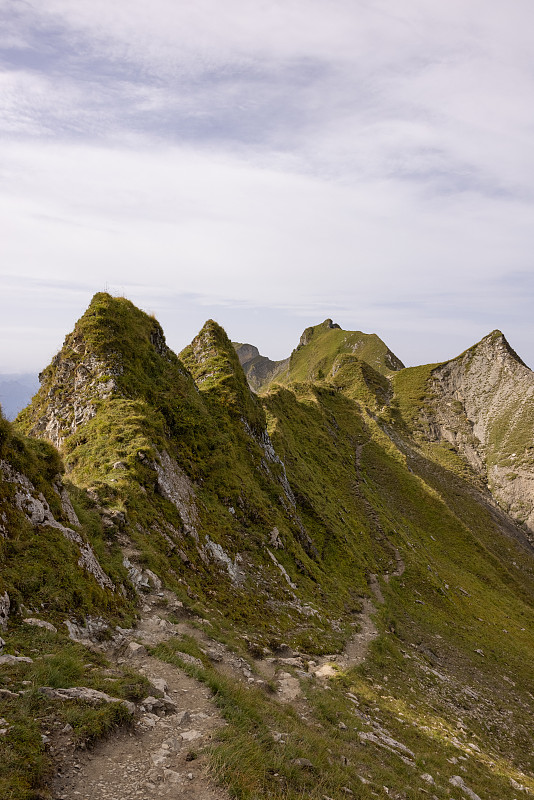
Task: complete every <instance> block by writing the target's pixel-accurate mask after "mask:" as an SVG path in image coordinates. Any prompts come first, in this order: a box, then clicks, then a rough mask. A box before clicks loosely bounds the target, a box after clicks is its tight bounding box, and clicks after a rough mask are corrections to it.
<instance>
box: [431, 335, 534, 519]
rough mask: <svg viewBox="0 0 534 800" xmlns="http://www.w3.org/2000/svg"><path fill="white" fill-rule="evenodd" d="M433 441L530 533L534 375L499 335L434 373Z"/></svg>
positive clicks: (533, 478) (533, 512)
mask: <svg viewBox="0 0 534 800" xmlns="http://www.w3.org/2000/svg"><path fill="white" fill-rule="evenodd" d="M430 389H431V396H432V403H431V405H432V410H433V415H434V418H435V420H436V422H437V428H436V435H437V436H438V438H441V439H444V440H446V441H448V442H450V443H451V444H452V445H454V446H455V447H456V448H457V449H458V450H459V452H461V453H462V454H463V455H464V456H465V457H466V458H467V460H468V462H469V463H470V464H471V466H472V467H473V468H474V469H475V471H476V472H478V473H479V474H480V475H481V476H482V477H483V479H484V482H485V483H487V485H488V487H489V489H490V490H491V492H492V494H493V495H494V497H495V498H496V499H497V501H498V502H499V503H500V504H501V505H502V506H503V507H504V508H505V509H506V510H507V511H508V512H509V513H510V515H511V516H512V517H514V518H515V519H517V520H519V521H520V522H523V523H525V525H526V526H527V528H529V529H530V530H531V531H534V415H533V410H534V373H533V372H532V370H530V369H529V368H528V367H527V366H526V365H525V363H524V362H523V361H522V360H521V358H519V356H518V355H517V353H516V352H515V351H514V350H513V348H512V347H511V346H510V344H509V343H508V341H507V340H506V338H505V336H504V335H503V334H502V333H501V331H498V330H495V331H492V333H490V334H488V335H487V336H485V337H484V338H483V339H482V340H481V341H480V342H478V343H477V344H476V345H474V346H473V347H471V348H469V350H466V351H465V353H462V354H461V355H460V356H458V357H457V358H455V359H452V360H451V361H447V362H445V363H444V364H440V365H439V366H437V367H436V368H434V369H433V370H432V377H431V381H430Z"/></svg>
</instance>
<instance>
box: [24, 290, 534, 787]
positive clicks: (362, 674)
mask: <svg viewBox="0 0 534 800" xmlns="http://www.w3.org/2000/svg"><path fill="white" fill-rule="evenodd" d="M487 360H488V359H487ZM489 361H490V366H491V363H493V362H492V361H491V359H489ZM401 366H402V365H401V364H400V362H398V361H397V360H396V359H395V358H394V356H393V355H392V354H391V352H390V351H389V350H388V349H387V347H386V346H385V345H384V344H383V343H382V342H381V341H380V340H379V339H378V337H373V336H367V335H364V334H355V333H348V332H346V331H341V330H340V329H339V328H336V327H332V323H331V321H329V320H327V321H326V322H325V323H323V325H320V326H316V327H315V328H311V329H308V331H306V332H305V335H304V338H303V340H302V341H301V346H300V347H299V348H297V350H296V351H294V353H293V355H292V357H291V361H290V365H289V368H288V373H287V374H286V375H285V377H284V378H283V379H282V381H281V383H283V384H284V385H273V386H272V387H271V388H270V390H269V391H267V392H266V393H265V394H264V395H262V396H261V397H257V396H255V395H254V394H253V393H252V392H251V391H250V389H249V387H248V385H247V381H246V377H245V374H244V372H243V369H242V367H241V365H240V364H239V359H238V357H237V354H236V352H235V349H234V347H233V346H232V344H231V342H230V341H229V340H228V338H227V337H226V334H225V332H224V331H223V330H222V329H221V328H220V327H219V326H218V325H217V324H216V323H214V322H213V321H209V322H207V323H206V325H205V326H204V327H203V329H202V330H201V331H200V333H199V334H198V336H197V337H195V339H194V340H193V342H192V343H191V345H190V346H189V347H188V348H186V349H185V350H184V351H183V352H182V354H181V355H180V358H178V357H176V356H175V355H174V354H172V353H171V352H170V351H169V350H168V348H167V347H166V345H165V342H164V338H163V334H162V332H161V329H160V328H159V326H158V324H157V323H156V321H155V320H153V319H152V318H151V317H148V316H147V315H145V314H143V313H142V312H140V311H139V310H138V309H135V307H134V306H132V304H131V303H129V302H128V301H126V300H123V299H118V298H112V297H110V296H109V295H102V294H101V295H97V296H96V297H95V299H94V300H93V303H92V304H91V306H90V308H89V309H88V311H87V312H86V314H85V315H84V317H82V319H81V320H80V321H79V323H78V324H77V326H76V328H75V331H74V332H73V334H71V335H70V336H69V337H67V339H66V342H65V347H64V348H63V350H62V351H61V353H60V354H58V356H57V357H56V358H55V359H54V361H53V363H52V365H51V366H50V367H49V368H47V370H45V373H44V375H43V386H42V389H41V392H40V393H39V394H38V395H37V397H36V398H35V399H34V402H33V404H32V406H30V407H29V408H28V409H27V410H26V411H25V412H24V413H23V414H22V415H21V417H20V418H19V423H18V424H19V425H20V426H21V427H23V428H24V429H25V430H26V431H28V432H32V433H33V435H39V436H42V437H45V438H50V439H52V440H54V441H56V442H57V443H58V444H59V446H60V448H61V452H62V454H63V456H64V458H65V463H66V466H67V470H68V477H69V480H70V481H72V482H73V483H76V484H77V485H79V486H81V487H84V488H87V489H88V490H89V491H90V493H91V496H92V497H93V498H94V500H95V502H96V503H97V506H98V508H99V509H100V512H101V514H102V515H103V516H104V518H105V517H106V515H107V517H108V518H110V519H114V520H116V527H117V529H118V532H117V536H118V538H119V539H120V541H121V543H122V545H123V547H126V548H127V550H128V553H129V554H133V555H132V556H131V557H132V558H134V559H135V560H136V563H139V564H140V565H142V566H149V567H150V569H152V570H153V571H154V572H156V573H157V574H158V575H159V576H160V577H161V579H162V580H163V582H164V585H165V586H166V587H167V588H169V589H171V590H173V591H174V592H175V593H176V594H177V596H178V597H179V598H180V599H181V600H182V601H183V602H184V604H185V606H186V607H188V608H189V610H190V613H195V614H197V615H201V616H202V617H204V618H205V619H207V620H208V621H209V623H210V627H209V630H210V632H211V635H212V636H215V637H219V638H222V639H224V641H226V642H227V643H230V644H231V645H232V646H233V647H235V648H236V649H237V650H238V652H240V653H241V655H242V656H243V657H247V658H249V659H250V658H251V654H255V655H257V656H258V655H260V654H262V653H263V654H264V653H265V652H267V653H269V654H270V655H271V656H273V657H275V656H276V654H277V653H280V652H281V650H280V648H281V646H282V644H284V645H289V646H290V647H291V648H293V650H294V651H295V652H296V654H297V656H298V658H300V659H301V663H302V664H305V663H307V662H309V661H312V660H313V659H317V658H318V656H319V655H320V654H324V653H329V652H330V653H332V652H336V651H338V652H339V651H340V649H341V648H342V647H343V643H344V642H345V641H346V640H347V638H348V637H349V636H350V634H351V632H352V631H354V629H355V626H357V625H358V624H359V623H361V621H362V616H361V614H360V611H361V609H362V608H369V605H368V604H369V603H370V602H372V603H374V612H373V616H374V621H375V624H376V627H377V634H378V635H377V638H376V639H375V640H374V641H373V642H372V644H371V646H370V650H369V654H368V657H367V658H366V660H365V661H364V662H363V663H362V664H360V665H359V666H353V667H350V666H349V667H347V668H346V669H338V670H337V672H336V671H335V670H334V675H333V677H331V678H330V679H329V680H326V681H325V680H319V679H317V678H314V677H312V671H309V672H307V673H305V672H304V671H303V670H302V669H299V668H298V665H296V664H295V665H291V664H286V665H285V666H284V669H286V670H289V671H290V672H291V673H292V674H293V676H294V677H296V678H297V680H298V681H299V682H300V687H301V689H300V690H301V693H302V695H301V700H299V701H298V702H297V703H296V704H295V705H293V706H281V705H280V702H279V699H278V697H277V696H276V695H272V694H269V692H268V691H267V692H265V691H263V692H261V693H260V694H254V692H257V690H254V689H250V690H249V689H247V688H246V687H243V686H237V685H234V684H233V683H232V681H231V680H230V679H225V681H222V679H221V678H220V677H219V676H217V674H216V673H215V672H214V671H213V669H212V668H211V667H209V665H208V664H207V663H204V662H203V664H204V666H203V668H202V669H201V670H199V669H197V668H196V667H195V669H196V670H197V674H198V677H200V678H201V679H203V680H205V681H206V682H207V683H208V684H209V685H211V686H212V687H213V688H214V690H215V691H216V692H217V699H218V702H219V703H220V705H221V707H222V708H223V710H224V713H225V714H226V715H227V721H228V722H229V728H228V732H227V733H226V734H221V738H220V740H219V741H218V742H217V743H216V751H215V753H214V763H215V764H216V765H217V770H218V774H219V775H220V778H221V780H222V781H223V782H225V783H226V784H227V785H228V786H229V787H230V789H231V791H232V792H233V794H234V796H236V797H240V798H251V800H252V798H257V797H265V798H267V797H268V798H281V797H284V798H295V800H296V798H302V797H310V798H318V799H319V798H324V797H325V796H327V797H332V798H335V800H340V798H342V797H343V798H346V797H347V796H351V795H354V796H355V797H362V798H371V797H377V796H378V797H384V798H385V797H396V798H415V797H420V796H421V794H422V793H427V794H429V795H430V796H432V795H434V796H435V797H438V798H440V799H441V798H450V797H455V798H456V800H458V798H459V797H463V796H470V797H471V798H473V795H469V794H467V795H466V793H465V792H464V790H463V789H462V788H461V787H462V782H464V785H465V786H467V787H468V789H469V790H470V791H471V792H474V793H475V794H477V795H478V796H479V797H482V798H488V799H489V800H503V798H510V800H511V798H513V797H516V796H517V792H518V791H519V790H518V789H517V788H515V786H516V785H518V784H520V785H522V786H523V787H525V791H526V789H528V788H530V790H531V791H533V792H534V777H533V768H534V764H533V763H532V753H531V748H530V734H529V726H530V720H531V718H532V712H533V711H534V709H533V702H534V701H533V699H532V698H533V696H534V685H533V682H532V674H531V669H530V664H531V661H532V654H533V653H534V611H533V609H534V602H533V601H534V559H533V556H532V549H531V548H530V547H529V545H528V542H527V540H526V539H525V537H524V535H523V533H522V530H521V529H520V528H519V527H518V526H517V525H516V524H515V522H514V520H513V519H512V518H511V517H510V516H509V515H507V514H506V513H505V512H503V511H502V510H500V509H499V508H498V507H497V506H496V505H495V503H494V502H493V499H492V497H491V495H490V494H489V492H488V490H487V487H486V486H485V484H484V482H483V481H481V480H480V479H479V478H478V477H477V476H478V473H477V471H476V464H475V465H473V464H471V463H469V462H468V461H467V460H466V457H465V453H464V451H462V449H461V448H460V446H459V445H458V441H463V440H462V436H463V434H462V435H461V436H460V434H458V436H457V439H456V440H455V443H454V444H453V443H451V442H449V441H446V440H443V437H441V438H440V436H438V435H437V430H438V427H437V426H438V423H437V421H436V411H435V408H436V403H437V400H436V397H435V391H436V390H435V376H436V369H438V370H439V366H438V367H436V366H435V365H434V366H430V367H424V368H417V369H415V370H407V369H401ZM482 367H483V364H482V362H481V366H480V369H479V373H480V371H481V370H482ZM437 374H439V371H438V373H437ZM463 374H464V373H462V375H463ZM316 379H318V380H316ZM462 380H463V378H462ZM492 380H493V379H492ZM433 381H434V382H433ZM495 381H496V384H498V380H497V379H495ZM464 383H465V381H464ZM462 385H463V384H462ZM462 430H463V429H462ZM113 515H114V516H113ZM181 646H182V645H181V644H180V642H177V643H174V645H172V644H171V645H169V646H168V647H166V648H162V649H161V650H160V651H159V653H160V656H161V657H164V658H166V659H170V660H171V661H172V659H175V658H178V659H179V652H180V647H181ZM265 648H267V651H265ZM199 655H201V654H199ZM297 661H298V659H297ZM273 731H274V732H276V731H282V732H284V733H283V735H282V737H281V738H282V739H284V737H285V743H282V744H280V738H276V737H275V738H273ZM277 735H278V734H277ZM391 742H394V744H393V745H392V744H391ZM399 743H401V747H400V748H399V747H397V745H398V744H399ZM402 747H404V748H407V750H406V749H404V750H403V749H402ZM408 753H411V754H410V755H408ZM302 757H305V758H307V759H308V760H309V761H310V764H311V766H304V767H303V766H302V765H298V764H295V763H294V759H295V758H297V759H298V758H302ZM425 776H426V777H425ZM429 777H430V778H431V780H429ZM451 780H452V781H453V783H452V784H451V783H450V781H451ZM458 780H460V783H458ZM513 782H515V783H513ZM347 789H348V791H346V790H347ZM451 793H452V794H451Z"/></svg>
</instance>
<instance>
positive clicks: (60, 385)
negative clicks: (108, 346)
mask: <svg viewBox="0 0 534 800" xmlns="http://www.w3.org/2000/svg"><path fill="white" fill-rule="evenodd" d="M65 348H66V351H65ZM65 348H64V349H63V350H62V351H61V352H60V353H58V354H57V355H56V356H55V358H54V359H53V361H52V363H51V365H50V367H48V368H47V370H45V371H44V372H43V373H41V374H40V375H39V380H40V381H41V383H42V389H41V391H42V390H43V389H45V390H46V389H48V395H47V403H46V411H45V412H44V413H43V414H42V416H40V417H39V419H38V421H37V422H36V423H35V424H34V426H33V428H31V430H30V431H29V433H30V435H31V436H37V437H39V438H45V439H48V440H49V441H51V442H52V443H53V444H54V445H55V446H56V447H57V448H58V449H59V448H61V446H62V445H63V442H64V441H65V439H66V438H67V436H70V434H72V433H74V432H75V431H76V430H77V428H79V427H80V425H83V424H84V423H85V422H88V421H89V420H90V419H92V418H93V417H94V416H95V414H96V403H97V402H98V401H100V400H106V399H107V398H109V397H111V395H112V394H113V393H114V392H115V391H116V389H117V384H116V377H117V374H119V371H120V368H118V367H116V368H111V367H110V365H109V364H106V363H104V362H102V361H99V359H98V358H96V356H95V355H94V354H93V353H91V352H90V350H89V348H88V346H87V343H86V341H85V339H84V338H83V336H82V335H81V334H71V335H70V336H69V337H67V340H66V342H65Z"/></svg>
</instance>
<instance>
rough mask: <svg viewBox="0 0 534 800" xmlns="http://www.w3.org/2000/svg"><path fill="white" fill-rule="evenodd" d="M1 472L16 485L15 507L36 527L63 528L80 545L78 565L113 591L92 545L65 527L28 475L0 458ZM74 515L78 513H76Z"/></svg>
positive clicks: (67, 537) (63, 531)
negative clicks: (56, 517)
mask: <svg viewBox="0 0 534 800" xmlns="http://www.w3.org/2000/svg"><path fill="white" fill-rule="evenodd" d="M0 473H1V475H2V478H3V480H4V481H6V482H7V483H12V484H14V488H15V494H14V501H15V506H16V507H17V508H18V510H19V511H21V512H22V513H23V514H24V515H25V517H26V518H27V519H28V521H29V522H30V523H31V524H32V525H35V526H37V525H42V526H48V527H50V528H57V529H58V530H60V531H61V532H62V533H63V535H64V536H65V538H66V539H68V540H69V541H70V542H73V543H74V544H76V545H77V547H78V549H79V551H80V558H79V560H78V564H79V565H80V566H81V567H83V568H84V569H86V570H87V572H90V573H91V574H92V575H93V576H94V578H95V579H96V581H97V583H98V585H99V586H100V587H102V588H108V589H111V590H112V591H113V590H114V589H115V586H114V584H113V582H112V580H111V579H110V577H109V576H108V575H106V573H105V572H104V570H103V569H102V567H101V566H100V563H99V561H98V559H97V557H96V555H95V553H94V551H93V548H92V547H91V545H90V544H89V543H88V542H86V541H84V539H82V537H81V536H80V534H79V533H78V532H77V531H74V530H72V528H67V527H65V525H62V524H61V523H60V522H58V521H57V520H56V519H55V517H54V515H53V514H52V512H51V510H50V506H49V505H48V503H47V501H46V498H45V497H44V495H42V494H41V493H39V492H37V489H36V488H35V486H34V485H33V483H32V482H31V481H30V480H29V479H28V478H27V477H26V475H23V474H22V473H21V472H18V471H17V470H16V469H14V468H13V467H12V466H11V464H10V463H9V462H7V461H4V460H0ZM71 509H72V506H71ZM72 514H74V509H72ZM74 516H76V515H75V514H74ZM76 519H77V517H76Z"/></svg>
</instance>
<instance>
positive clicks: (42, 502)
mask: <svg viewBox="0 0 534 800" xmlns="http://www.w3.org/2000/svg"><path fill="white" fill-rule="evenodd" d="M62 472H63V465H62V463H61V459H60V457H59V455H58V453H57V451H56V450H55V449H54V448H53V447H52V446H51V445H49V444H48V443H46V442H44V441H41V440H36V439H29V438H25V437H22V436H20V435H19V434H17V433H16V432H15V431H14V430H13V428H12V426H11V425H10V424H9V423H8V422H7V421H6V420H5V419H4V418H3V417H2V416H1V414H0V634H1V636H2V639H1V640H0V661H2V662H4V661H5V662H6V663H2V664H1V666H0V718H1V719H2V726H1V734H0V796H1V797H5V798H10V799H11V798H13V799H14V800H15V799H17V800H18V798H37V797H39V798H41V797H46V796H48V795H47V789H46V786H47V783H48V780H49V778H50V776H51V774H52V771H53V764H52V759H51V756H50V753H49V752H48V750H47V748H46V746H45V741H44V740H43V738H42V736H43V731H44V730H50V729H52V730H55V729H58V728H63V727H64V726H65V725H66V724H67V723H68V724H69V725H71V727H72V730H73V736H74V737H76V740H77V741H78V742H79V744H80V745H82V744H83V743H84V742H86V741H88V740H90V739H91V738H92V737H96V736H98V735H102V734H103V733H105V732H107V731H110V730H112V729H113V728H114V727H115V726H116V725H117V724H120V723H123V722H125V721H126V719H127V717H128V714H126V713H125V712H124V708H123V707H119V706H109V707H105V708H100V709H93V708H91V707H89V706H87V705H86V704H83V703H78V704H76V705H75V706H72V705H71V706H70V707H66V706H64V705H61V704H58V703H57V701H56V702H54V701H53V700H50V699H48V698H46V697H44V696H43V695H42V694H40V693H39V692H38V687H40V686H43V685H49V686H53V687H57V686H64V687H69V686H74V685H77V684H78V685H79V683H83V685H85V686H88V687H90V688H94V689H99V690H102V689H105V690H106V691H107V692H110V691H111V693H112V694H115V695H116V696H117V697H122V698H127V697H129V696H131V694H132V692H134V691H135V687H136V682H137V678H134V677H133V676H132V675H124V676H123V677H122V678H119V679H118V680H117V681H112V682H110V681H109V680H107V681H106V679H105V674H104V668H105V666H106V665H105V662H104V660H103V659H102V658H101V657H96V656H95V654H94V653H93V652H91V651H90V650H88V649H87V648H86V647H84V646H83V645H81V644H75V643H74V642H73V641H71V640H70V638H69V636H68V629H67V627H66V625H65V622H68V623H69V625H74V626H76V625H80V626H85V624H86V623H87V621H88V620H92V623H91V624H93V625H94V626H95V629H96V628H97V627H98V628H99V629H101V630H102V631H104V629H105V625H106V624H111V625H116V624H120V625H123V626H128V625H129V624H131V623H132V621H133V620H134V619H135V615H136V600H135V594H134V592H133V590H132V588H131V586H130V585H129V582H128V576H127V571H126V569H125V568H124V566H123V563H122V553H121V550H120V548H119V546H118V544H117V542H116V541H115V539H114V537H113V535H112V533H111V531H110V530H109V529H106V528H105V527H104V526H103V524H102V520H101V517H100V515H99V514H98V513H97V511H96V510H95V508H94V503H93V501H92V500H91V498H90V497H88V496H87V495H86V494H85V493H84V492H83V491H81V490H80V489H77V488H75V487H73V486H72V485H71V484H69V483H68V482H67V483H63V480H62V476H61V473H62ZM141 683H142V681H141ZM138 685H141V684H138Z"/></svg>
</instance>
